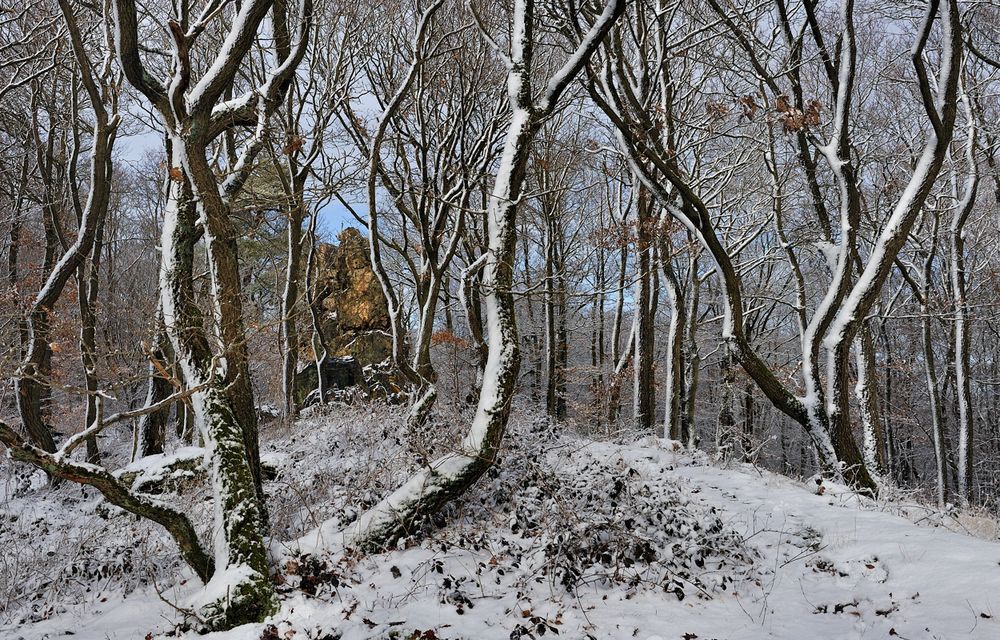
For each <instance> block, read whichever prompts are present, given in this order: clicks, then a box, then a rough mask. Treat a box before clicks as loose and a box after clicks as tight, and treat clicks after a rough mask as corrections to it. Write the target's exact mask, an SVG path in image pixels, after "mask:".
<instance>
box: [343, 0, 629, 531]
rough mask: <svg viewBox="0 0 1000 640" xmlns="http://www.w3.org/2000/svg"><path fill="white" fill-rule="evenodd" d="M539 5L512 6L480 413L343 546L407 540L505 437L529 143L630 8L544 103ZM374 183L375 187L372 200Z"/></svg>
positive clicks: (607, 16)
mask: <svg viewBox="0 0 1000 640" xmlns="http://www.w3.org/2000/svg"><path fill="white" fill-rule="evenodd" d="M439 6H440V1H439V2H438V3H436V4H434V5H431V8H429V9H428V10H427V11H425V12H424V14H423V17H422V19H421V26H420V27H419V28H418V32H417V39H416V41H415V44H416V47H415V48H417V49H419V48H421V47H422V40H423V38H422V30H423V28H424V26H425V24H426V21H427V20H429V19H430V16H431V15H432V14H433V12H434V11H435V10H436V9H437V8H438V7H439ZM533 7H534V4H533V2H532V0H516V2H515V3H514V16H513V26H512V32H511V56H510V65H509V67H508V82H507V89H508V98H509V100H510V105H511V109H512V113H511V119H510V123H509V125H508V128H507V133H506V136H505V139H504V146H503V153H502V154H501V156H500V162H499V165H498V167H497V173H496V179H495V180H494V184H493V192H492V196H491V197H490V202H489V207H488V210H487V231H488V233H487V236H488V250H487V253H486V265H485V267H484V270H483V288H484V290H485V292H486V324H487V329H488V332H489V338H488V345H489V346H488V355H487V360H486V369H485V375H484V378H483V387H482V390H481V391H480V394H479V405H478V406H477V408H476V415H475V417H474V418H473V421H472V426H471V428H470V429H469V432H468V433H467V434H466V436H465V439H464V440H463V442H462V444H461V446H460V447H459V449H458V450H457V451H454V452H452V453H448V454H446V455H444V456H442V457H440V458H438V459H437V460H434V461H433V462H431V463H430V464H429V465H427V466H426V467H425V468H423V469H421V470H420V471H419V472H417V473H416V474H415V475H413V476H412V477H411V478H410V479H409V480H408V481H407V482H406V483H404V484H403V486H401V487H400V488H399V489H397V490H396V491H394V492H393V493H391V494H389V496H387V497H386V498H384V499H383V500H382V501H381V502H379V503H378V504H377V505H375V506H374V507H373V508H371V509H370V510H368V511H367V512H365V513H364V514H362V515H361V517H360V518H358V520H357V521H356V522H355V523H354V524H353V525H351V526H350V527H349V528H348V529H347V531H345V532H344V542H345V543H346V544H347V545H348V546H351V547H356V548H361V549H365V550H379V549H383V548H385V547H386V545H388V544H390V543H392V542H394V541H396V540H398V539H399V538H400V537H402V536H405V535H406V534H407V533H408V532H409V531H411V530H412V527H413V525H414V523H415V522H416V521H418V520H419V519H420V518H421V517H424V516H426V515H428V514H430V513H433V512H435V511H436V510H437V509H439V508H440V507H441V506H442V505H444V504H445V503H446V502H447V501H449V500H450V499H452V498H453V497H455V496H457V495H460V494H461V493H463V492H464V491H465V490H466V489H467V488H468V487H470V486H471V485H472V484H473V483H474V482H475V481H476V480H477V479H478V478H479V477H480V476H482V475H483V473H485V472H486V470H487V469H488V468H489V467H490V466H491V465H492V464H493V461H494V459H495V457H496V455H497V451H498V450H499V448H500V443H501V441H502V440H503V436H504V433H505V432H506V429H507V419H508V417H509V414H510V405H511V401H512V400H513V397H514V388H515V386H516V384H517V376H518V372H519V370H520V365H521V354H520V350H519V348H518V338H517V325H516V322H515V315H514V311H515V310H514V295H513V291H512V287H513V284H514V260H515V257H516V249H517V234H516V225H515V223H516V217H517V204H518V201H519V200H520V198H521V192H522V188H523V186H524V177H525V171H526V169H527V165H528V158H529V156H530V151H531V142H532V140H533V139H534V137H535V134H536V133H537V131H538V128H539V126H540V123H541V122H542V121H543V120H544V119H545V118H546V117H547V116H548V115H549V114H551V113H552V111H553V110H554V109H555V107H556V105H557V103H558V101H559V98H560V96H561V95H562V93H563V92H564V91H565V89H566V87H567V86H568V85H569V84H570V82H572V81H573V79H574V78H575V77H576V76H577V75H578V74H579V73H580V71H581V70H582V68H583V66H584V65H585V64H586V63H587V62H588V61H589V59H590V57H591V56H592V55H593V52H594V50H595V49H596V48H597V47H598V46H600V44H601V42H602V41H603V40H604V38H605V36H606V35H607V33H608V31H609V30H610V29H611V26H612V25H613V24H614V22H615V21H616V20H617V19H618V18H619V17H620V16H621V14H622V12H623V11H624V8H625V5H624V3H623V1H622V0H609V3H608V5H607V6H606V7H605V9H604V12H603V13H602V14H601V16H600V17H599V18H598V19H597V22H596V23H595V24H594V25H593V26H592V27H591V28H590V30H589V31H588V32H587V34H586V35H585V36H584V38H583V40H582V42H581V44H580V46H579V48H578V49H577V51H576V52H575V54H574V55H573V56H572V57H571V58H570V60H569V61H568V62H567V63H566V64H565V66H563V67H562V68H561V69H559V71H557V72H556V74H555V75H554V76H552V77H551V78H550V79H549V80H548V83H547V86H546V88H545V91H544V92H543V95H542V96H541V97H540V98H539V99H538V100H533V99H532V89H531V53H532V48H533V44H534V42H533V38H532V30H533V24H532V23H533V20H534V18H533ZM371 184H372V183H371V182H369V199H370V200H371V199H372V198H371Z"/></svg>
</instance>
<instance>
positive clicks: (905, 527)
mask: <svg viewBox="0 0 1000 640" xmlns="http://www.w3.org/2000/svg"><path fill="white" fill-rule="evenodd" d="M452 422H453V423H454V427H453V428H452V427H448V428H444V427H442V428H440V429H438V430H439V431H441V432H442V433H443V435H442V436H441V439H440V440H439V441H438V442H436V443H430V444H429V445H428V450H426V451H422V452H421V454H422V455H426V456H432V455H435V454H436V453H439V452H440V451H441V450H442V449H443V448H445V447H447V444H448V442H450V441H453V438H454V437H455V436H456V435H457V433H458V431H460V428H461V424H460V421H459V420H455V421H450V422H449V424H452ZM398 424H400V416H399V414H398V410H393V409H387V408H370V407H353V408H349V407H342V408H339V409H332V410H330V412H329V413H326V414H322V415H321V414H315V415H313V416H311V417H307V418H305V419H303V420H301V421H300V422H298V423H296V424H295V425H292V426H291V427H287V428H286V427H277V426H274V427H271V428H270V429H268V430H266V431H265V433H266V437H265V442H264V446H263V449H264V450H265V452H266V455H265V461H266V462H267V464H268V466H269V467H270V468H271V470H272V473H273V475H274V479H273V480H271V481H270V482H269V484H268V495H269V508H270V515H271V521H272V528H273V530H274V531H275V541H274V542H272V554H273V555H274V562H275V566H277V567H279V571H278V575H277V576H276V582H277V583H278V590H279V593H280V596H281V602H282V607H281V610H280V612H279V613H278V614H277V615H275V616H274V617H273V619H272V620H270V621H268V622H266V623H264V624H258V625H248V626H245V627H241V628H238V629H235V630H232V631H229V632H225V633H216V634H209V635H208V636H205V637H206V638H210V639H211V640H289V639H294V640H306V639H311V640H321V639H323V640H326V639H335V638H343V639H345V640H351V639H362V638H401V639H423V640H434V639H453V640H454V639H483V640H491V639H497V640H500V639H502V640H507V639H508V638H510V639H518V638H521V639H526V638H533V639H536V638H540V637H542V636H545V637H551V636H555V635H558V637H560V638H570V639H582V638H601V639H604V638H609V639H619V638H621V639H626V638H640V639H642V640H653V639H656V640H660V639H662V640H666V639H675V638H676V639H683V640H695V639H699V640H708V639H712V638H716V639H725V640H736V639H754V638H781V639H788V640H793V639H794V640H805V639H811V638H817V639H855V638H899V639H902V640H916V639H924V638H941V639H945V638H983V639H997V638H1000V544H998V542H997V530H996V526H995V523H994V522H993V521H991V520H989V519H988V518H974V517H972V516H955V515H943V514H940V513H938V512H936V511H935V510H933V509H929V508H927V507H925V506H920V505H919V504H917V502H916V501H914V500H912V499H910V500H903V499H896V500H881V501H878V502H874V501H870V500H866V499H861V498H858V497H857V496H855V495H853V494H852V493H851V492H849V491H846V490H845V489H843V488H841V487H836V486H830V485H828V484H824V485H823V486H822V491H821V490H820V488H819V485H817V484H816V482H815V481H811V480H809V481H796V480H793V479H789V478H786V477H783V476H779V475H775V474H772V473H769V472H767V471H763V470H759V469H757V468H755V467H752V466H749V465H744V464H735V463H720V462H718V461H713V460H711V459H710V458H709V457H707V456H706V455H704V454H700V453H688V452H684V451H680V450H678V449H677V447H676V446H675V443H672V442H671V441H668V440H662V439H655V438H643V439H628V438H624V439H620V440H618V441H615V442H595V441H592V440H589V439H586V438H583V437H581V436H578V435H575V434H571V433H568V432H566V431H562V432H559V433H553V431H552V430H551V429H550V428H549V427H548V426H547V425H546V424H545V422H544V420H538V419H530V417H527V416H525V415H523V414H520V413H516V415H515V419H514V421H513V424H512V429H511V432H510V434H509V438H508V441H507V442H506V443H505V445H506V448H505V453H504V455H503V457H502V459H501V460H500V464H499V466H498V467H497V468H496V469H495V470H493V471H491V472H490V473H489V474H488V476H487V477H486V478H484V479H483V481H481V482H480V483H479V484H478V485H477V487H476V488H475V489H474V490H473V491H472V492H471V493H470V494H469V495H468V496H466V497H465V498H464V499H463V500H462V501H460V502H459V503H458V504H456V505H453V506H451V507H449V508H448V509H447V510H446V512H445V513H443V514H442V516H441V517H440V518H437V519H436V520H435V521H434V522H428V523H425V525H424V527H423V530H422V531H421V532H420V533H419V534H417V535H415V536H414V537H412V538H408V539H406V540H404V541H403V542H401V544H400V548H399V549H397V550H394V551H391V552H389V553H384V554H379V555H371V556H366V557H357V556H355V555H352V554H346V555H345V554H344V553H343V552H342V550H340V549H339V547H338V544H337V536H336V535H335V533H334V532H336V531H337V530H338V529H339V528H340V527H342V526H345V525H346V524H347V523H349V522H351V521H352V520H353V519H354V518H355V517H356V516H357V514H358V513H359V512H360V510H362V509H364V508H365V507H367V506H370V505H371V504H373V503H374V501H375V500H377V499H378V497H379V496H381V495H383V494H384V493H385V492H386V491H388V490H389V489H391V488H392V487H393V486H394V485H395V484H396V483H397V482H399V481H400V479H402V478H404V477H405V476H406V475H407V474H408V473H409V471H410V470H412V468H413V465H414V464H418V463H419V460H420V458H421V455H415V454H414V452H413V451H411V449H410V448H408V447H407V446H406V444H405V438H404V437H399V436H397V435H395V434H394V431H393V429H394V427H393V425H398ZM189 453H190V451H189ZM122 455H123V454H122ZM415 460H416V461H415ZM0 465H2V466H3V468H2V469H0V638H3V639H4V640H8V639H10V640H18V639H22V638H23V639H25V640H36V639H41V638H62V637H74V638H76V639H85V640H91V639H94V640H99V639H104V638H111V639H130V640H131V639H142V638H160V637H163V638H168V637H191V638H193V637H197V634H196V633H195V632H194V631H191V630H188V629H189V627H188V626H187V625H186V623H185V622H184V615H183V613H182V612H183V610H184V609H185V603H187V602H190V601H192V599H196V598H197V596H198V592H199V590H200V589H201V587H200V585H198V584H197V582H198V581H197V580H196V579H194V578H193V577H191V575H190V572H187V573H185V572H184V569H183V568H182V567H179V566H178V565H177V561H176V558H175V557H174V553H173V548H172V546H171V543H170V541H169V540H168V539H166V537H165V535H164V534H163V533H162V531H160V530H159V529H157V528H155V527H152V526H150V525H148V524H147V523H141V522H137V521H136V520H135V519H134V517H131V516H128V515H127V514H124V513H122V512H120V511H117V510H116V509H113V508H109V507H108V506H107V505H106V504H104V503H103V501H102V500H101V499H100V498H99V497H97V496H96V495H94V494H93V492H83V491H81V489H80V488H79V487H73V486H68V485H66V484H64V485H63V486H60V487H57V488H55V489H52V488H49V487H47V486H45V484H44V481H43V478H42V477H41V476H40V475H39V474H31V473H28V472H26V471H25V470H24V469H13V468H12V464H11V463H10V461H9V460H4V461H3V462H0ZM156 468H157V465H156V464H155V461H154V463H152V464H151V463H146V464H145V465H143V468H142V469H141V471H142V473H154V474H155V473H156V472H157V471H156ZM174 480H176V482H175V483H174V484H172V485H170V487H171V488H170V490H171V491H172V492H174V493H172V494H171V499H173V500H175V501H187V502H188V504H189V505H190V510H191V511H192V512H193V513H195V516H196V520H198V521H199V522H200V523H202V526H205V527H207V526H208V525H207V523H208V522H210V518H209V517H208V508H207V505H206V495H207V493H206V491H207V490H206V489H205V488H204V487H201V486H200V483H201V481H200V480H199V477H198V474H197V473H192V472H190V471H185V472H179V473H178V475H177V477H176V478H174ZM175 494H176V495H175ZM178 575H182V576H185V577H182V578H181V579H178V578H177V576H178Z"/></svg>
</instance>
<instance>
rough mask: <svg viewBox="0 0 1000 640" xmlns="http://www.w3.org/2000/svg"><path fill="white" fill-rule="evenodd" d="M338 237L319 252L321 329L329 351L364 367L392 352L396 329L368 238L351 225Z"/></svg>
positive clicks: (317, 267) (388, 356) (375, 362)
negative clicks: (335, 242)
mask: <svg viewBox="0 0 1000 640" xmlns="http://www.w3.org/2000/svg"><path fill="white" fill-rule="evenodd" d="M337 239H338V240H339V244H337V245H332V244H324V245H322V246H320V247H319V249H318V252H317V261H316V271H317V280H316V282H317V285H318V287H317V289H318V295H317V297H316V304H317V305H319V311H320V314H319V315H320V318H321V320H320V331H321V332H322V334H323V337H324V339H325V341H326V344H327V348H328V349H329V352H330V355H331V356H336V357H353V358H354V359H356V360H357V361H358V363H359V364H360V365H361V366H362V367H367V366H371V365H378V364H381V363H382V362H384V361H385V360H386V359H388V358H390V357H391V356H392V334H391V326H390V320H389V309H388V305H387V304H386V301H385V296H384V295H383V294H382V287H381V286H380V285H379V282H378V278H377V277H376V276H375V272H374V271H373V270H372V266H371V260H370V258H369V251H368V240H366V239H365V238H364V237H363V236H362V235H361V233H360V232H359V231H358V230H357V229H355V228H353V227H348V228H346V229H344V230H343V231H341V232H340V235H339V236H337Z"/></svg>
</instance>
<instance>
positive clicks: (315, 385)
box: [294, 356, 369, 408]
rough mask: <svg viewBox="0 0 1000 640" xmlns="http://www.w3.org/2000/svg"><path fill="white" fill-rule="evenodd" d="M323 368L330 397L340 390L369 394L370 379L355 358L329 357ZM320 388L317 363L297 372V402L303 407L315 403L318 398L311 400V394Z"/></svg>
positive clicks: (325, 385)
mask: <svg viewBox="0 0 1000 640" xmlns="http://www.w3.org/2000/svg"><path fill="white" fill-rule="evenodd" d="M321 369H322V372H323V388H324V389H325V390H326V391H327V396H328V399H330V398H329V396H331V395H335V392H338V391H340V392H343V391H348V390H357V391H359V392H360V393H361V394H362V395H368V392H369V389H368V381H367V380H366V379H365V373H364V370H363V369H362V368H361V365H360V364H359V363H358V361H357V360H356V359H355V358H352V357H349V356H348V357H336V356H334V357H329V358H327V359H326V360H325V361H324V362H323V366H322V367H321ZM318 390H319V377H318V376H317V375H316V365H315V364H314V363H310V364H308V365H306V366H305V367H303V368H302V369H301V370H299V371H298V372H297V373H296V374H295V389H294V392H295V402H296V403H297V404H298V405H299V406H300V407H303V408H304V407H307V406H309V405H310V404H314V403H315V401H316V400H317V399H318V398H312V401H311V402H310V401H309V400H310V396H312V395H313V392H314V391H318Z"/></svg>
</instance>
